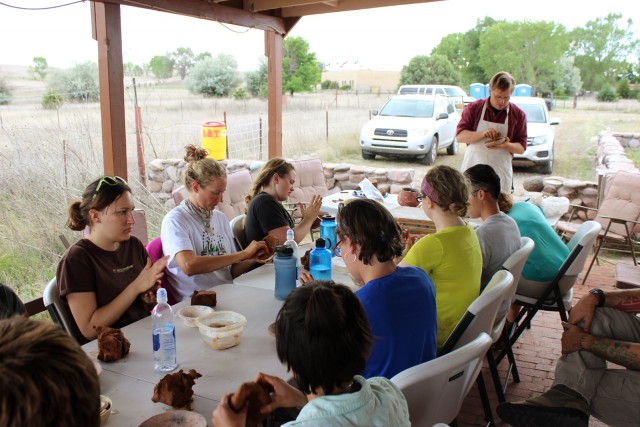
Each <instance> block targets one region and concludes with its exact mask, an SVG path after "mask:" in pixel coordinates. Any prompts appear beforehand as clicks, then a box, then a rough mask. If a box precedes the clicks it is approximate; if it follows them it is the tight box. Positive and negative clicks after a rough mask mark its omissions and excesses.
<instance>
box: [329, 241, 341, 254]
mask: <svg viewBox="0 0 640 427" xmlns="http://www.w3.org/2000/svg"><path fill="white" fill-rule="evenodd" d="M340 243H342V240H338V241H337V242H336V244H335V245H334V246H333V248H331V250H332V251H333V254H334V255H335V256H337V257H341V256H342V251H340Z"/></svg>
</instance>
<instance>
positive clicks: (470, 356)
mask: <svg viewBox="0 0 640 427" xmlns="http://www.w3.org/2000/svg"><path fill="white" fill-rule="evenodd" d="M490 346H491V338H490V337H489V335H487V334H485V333H481V334H480V335H479V336H478V337H476V339H475V340H472V341H471V342H469V343H467V344H466V345H464V346H462V347H460V348H459V349H457V350H454V351H452V352H451V353H448V354H446V355H444V356H441V357H438V358H436V359H433V360H430V361H428V362H425V363H422V364H420V365H417V366H413V367H411V368H408V369H405V370H404V371H402V372H400V373H398V374H396V375H395V376H394V377H393V378H391V381H393V382H394V383H395V384H396V385H397V386H398V387H399V388H400V390H402V393H403V394H404V397H405V398H406V399H407V404H408V405H409V418H410V419H411V425H412V426H414V427H421V426H424V427H427V426H428V427H430V426H432V425H434V424H436V423H440V422H446V423H450V422H451V421H453V420H455V418H456V417H457V416H458V412H460V407H461V406H462V401H463V400H464V398H465V397H466V396H467V394H468V393H469V390H470V389H471V387H472V386H473V382H474V381H475V380H476V378H477V377H478V374H479V373H480V369H482V358H483V357H484V355H485V353H486V352H487V350H488V349H489V347H490Z"/></svg>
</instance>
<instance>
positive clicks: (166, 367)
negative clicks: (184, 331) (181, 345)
mask: <svg viewBox="0 0 640 427" xmlns="http://www.w3.org/2000/svg"><path fill="white" fill-rule="evenodd" d="M157 299H158V304H156V306H155V307H154V308H153V311H152V312H151V323H152V331H153V367H154V369H155V370H156V371H161V372H171V371H173V370H174V369H176V367H177V366H178V359H177V356H176V325H175V323H174V321H173V310H172V309H171V306H170V305H169V304H168V303H167V290H166V289H164V288H158V296H157Z"/></svg>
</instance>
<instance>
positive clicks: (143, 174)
mask: <svg viewBox="0 0 640 427" xmlns="http://www.w3.org/2000/svg"><path fill="white" fill-rule="evenodd" d="M133 98H134V102H135V117H136V146H137V147H138V177H139V178H140V183H142V185H143V186H145V187H146V186H147V170H146V166H145V164H144V142H143V141H142V109H141V108H140V106H139V105H138V89H137V88H136V78H135V77H134V78H133Z"/></svg>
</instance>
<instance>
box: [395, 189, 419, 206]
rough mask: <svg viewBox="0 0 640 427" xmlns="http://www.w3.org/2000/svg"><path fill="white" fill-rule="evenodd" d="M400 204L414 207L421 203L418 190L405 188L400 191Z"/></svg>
mask: <svg viewBox="0 0 640 427" xmlns="http://www.w3.org/2000/svg"><path fill="white" fill-rule="evenodd" d="M398 204H399V205H400V206H411V207H412V208H415V207H417V206H418V205H419V204H420V202H419V201H418V190H414V189H413V188H403V189H402V190H401V191H400V192H399V193H398Z"/></svg>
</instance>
